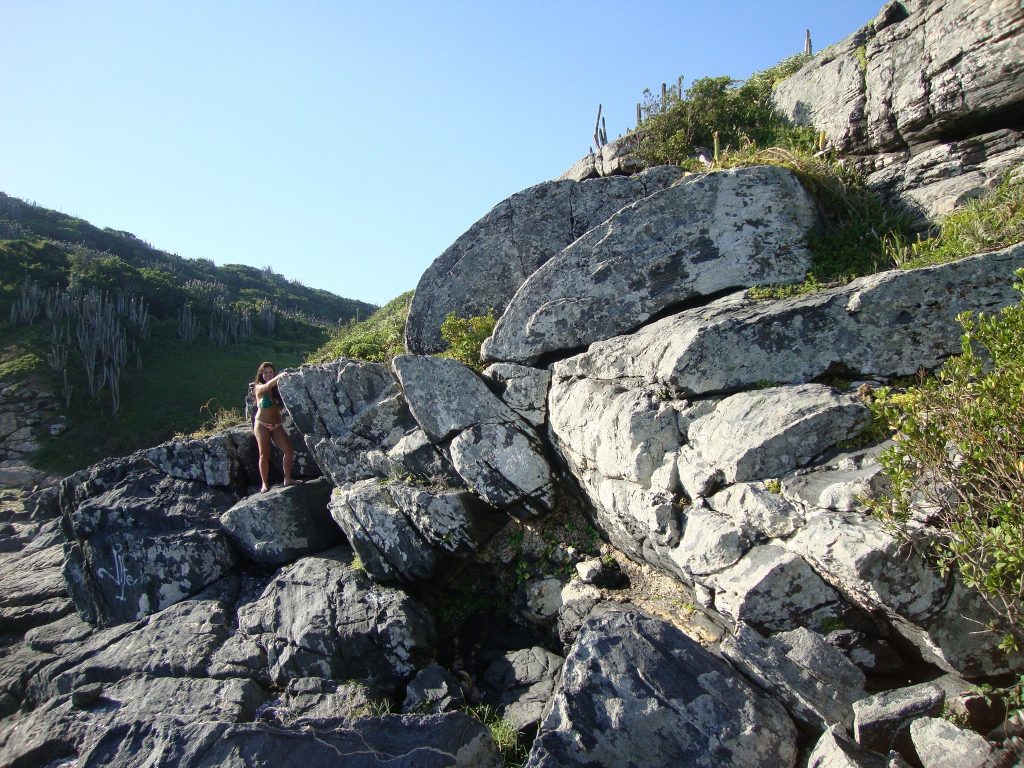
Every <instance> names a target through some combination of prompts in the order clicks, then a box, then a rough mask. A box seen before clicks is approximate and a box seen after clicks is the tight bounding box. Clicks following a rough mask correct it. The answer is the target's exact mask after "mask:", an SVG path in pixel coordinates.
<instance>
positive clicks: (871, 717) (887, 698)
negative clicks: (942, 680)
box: [853, 683, 946, 754]
mask: <svg viewBox="0 0 1024 768" xmlns="http://www.w3.org/2000/svg"><path fill="white" fill-rule="evenodd" d="M945 698H946V696H945V693H944V692H943V690H942V689H941V688H940V687H939V686H937V685H935V684H934V683H923V684H921V685H911V686H908V687H907V688H897V689H895V690H891V691H883V692H882V693H877V694H875V695H874V696H868V697H867V698H865V699H861V700H860V701H858V702H855V703H854V705H853V716H854V720H853V737H854V738H855V739H856V740H857V743H858V744H860V745H861V746H862V747H864V748H865V749H870V750H872V751H874V752H881V753H883V754H884V753H886V752H888V751H889V750H890V749H897V750H898V751H900V752H903V753H907V751H908V747H909V745H910V724H911V723H912V722H913V721H914V720H917V719H918V718H919V717H936V716H938V714H939V713H940V712H941V711H942V704H943V702H944V701H945Z"/></svg>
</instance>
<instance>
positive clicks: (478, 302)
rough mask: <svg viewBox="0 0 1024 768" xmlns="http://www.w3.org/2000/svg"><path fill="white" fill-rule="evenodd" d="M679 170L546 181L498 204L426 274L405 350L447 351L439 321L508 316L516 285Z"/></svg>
mask: <svg viewBox="0 0 1024 768" xmlns="http://www.w3.org/2000/svg"><path fill="white" fill-rule="evenodd" d="M681 175H682V174H681V172H680V171H679V170H678V169H675V168H670V169H654V170H651V171H647V172H645V173H641V174H638V175H636V176H633V177H624V176H614V177H609V178H602V179H593V180H590V181H584V182H581V183H577V182H575V181H568V180H566V181H549V182H545V183H543V184H538V185H537V186H535V187H530V188H529V189H527V190H524V191H522V192H519V193H517V194H515V195H513V196H512V197H510V198H508V199H507V200H504V201H502V202H500V203H498V205H496V206H495V207H494V208H493V209H492V210H491V211H490V212H489V213H488V214H487V215H486V216H484V217H483V218H482V219H480V220H479V221H478V222H477V223H476V224H474V225H473V226H472V227H470V228H469V229H468V230H467V231H466V233H465V234H464V235H462V236H461V237H460V238H459V239H458V240H456V241H455V242H454V243H453V244H452V245H451V246H450V247H449V248H448V249H447V250H446V251H445V252H444V253H442V254H441V255H440V256H438V257H437V259H435V260H434V263H433V264H431V265H430V267H428V268H427V271H426V272H424V273H423V276H422V277H421V278H420V281H419V283H418V284H417V285H416V294H415V296H414V297H413V301H412V305H411V306H410V308H409V318H408V321H407V323H406V331H405V344H406V349H407V350H408V351H410V352H413V353H416V354H429V353H432V352H440V351H441V350H442V349H444V346H445V345H444V342H443V341H442V339H441V333H440V330H441V323H442V322H443V321H444V319H445V317H446V316H447V315H448V314H449V313H452V312H454V313H455V314H457V315H458V316H460V317H471V316H473V315H485V314H487V312H488V310H494V313H495V315H500V314H501V313H502V312H504V310H505V307H506V306H507V304H508V302H509V300H510V299H511V298H512V296H513V294H515V292H516V291H517V290H518V289H519V286H520V285H522V284H523V282H524V281H525V280H526V278H528V277H529V276H530V275H531V274H532V273H533V272H534V271H536V270H537V269H538V268H539V267H540V266H541V265H542V264H544V263H545V262H546V261H547V260H548V259H550V258H551V257H552V256H554V255H555V254H557V253H558V252H559V251H561V250H562V249H563V248H565V247H566V246H567V245H569V243H571V242H572V241H573V240H575V239H576V238H578V237H580V236H581V235H583V234H585V233H586V232H588V231H589V230H591V229H593V228H594V227H595V226H597V225H598V224H600V223H601V222H603V221H604V220H605V219H607V218H608V217H609V216H611V215H612V214H613V213H615V212H616V211H618V210H619V209H620V208H622V207H623V206H625V205H628V204H630V203H632V202H634V201H636V200H639V199H641V198H643V197H646V196H647V195H650V194H653V193H654V192H656V191H658V190H660V189H664V188H665V187H667V186H668V185H669V184H671V183H672V182H674V181H675V180H677V179H678V178H679V177H680V176H681Z"/></svg>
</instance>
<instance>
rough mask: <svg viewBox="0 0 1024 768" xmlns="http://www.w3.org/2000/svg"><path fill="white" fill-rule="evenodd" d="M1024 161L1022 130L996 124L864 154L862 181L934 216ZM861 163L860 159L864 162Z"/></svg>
mask: <svg viewBox="0 0 1024 768" xmlns="http://www.w3.org/2000/svg"><path fill="white" fill-rule="evenodd" d="M1022 162H1024V134H1022V133H1021V132H1020V131H1018V130H1011V129H1002V130H998V131H993V132H991V133H986V134H983V135H981V136H971V137H970V138H967V139H964V140H962V141H952V142H942V143H938V144H934V145H925V146H922V147H915V148H914V151H913V152H911V151H910V150H905V151H903V152H892V153H887V154H884V155H879V156H875V157H872V158H869V160H868V161H867V163H870V167H869V169H866V170H870V169H871V168H873V169H874V170H872V172H870V173H869V174H868V177H867V181H868V185H869V186H871V187H872V188H873V189H875V190H876V191H878V192H879V193H881V194H882V195H883V197H884V198H885V199H886V200H888V201H889V202H891V203H895V204H898V205H902V206H903V207H904V208H906V209H908V210H911V211H914V212H916V213H918V214H919V215H920V216H921V217H923V218H925V219H928V220H931V221H937V220H939V219H941V218H942V217H943V216H945V215H946V214H948V213H950V212H952V211H953V210H954V209H955V208H958V207H959V206H961V205H963V204H964V203H966V202H967V201H969V200H971V199H972V198H975V197H979V196H981V195H982V194H984V193H985V192H987V191H988V190H990V189H991V188H992V187H994V186H995V185H996V184H998V183H999V181H1000V179H1001V178H1002V177H1003V176H1005V175H1006V174H1008V173H1011V172H1012V171H1013V169H1014V168H1016V167H1017V166H1019V165H1020V164H1021V163H1022ZM867 163H866V164H867Z"/></svg>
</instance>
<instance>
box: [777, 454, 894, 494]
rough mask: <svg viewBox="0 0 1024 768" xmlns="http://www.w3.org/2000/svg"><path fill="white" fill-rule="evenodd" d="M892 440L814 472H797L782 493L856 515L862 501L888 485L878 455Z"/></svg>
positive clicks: (838, 460) (785, 485)
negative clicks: (855, 512) (854, 512)
mask: <svg viewBox="0 0 1024 768" xmlns="http://www.w3.org/2000/svg"><path fill="white" fill-rule="evenodd" d="M890 446H891V443H890V442H889V441H886V442H885V443H882V444H881V445H878V446H875V447H873V448H872V449H870V450H868V451H858V452H854V453H847V454H839V455H837V456H835V457H833V458H832V459H830V460H829V461H828V462H827V463H825V464H819V465H818V466H815V467H813V468H812V469H811V470H801V471H798V472H797V473H796V474H795V476H792V477H787V478H786V479H785V481H784V482H783V484H782V485H783V493H784V494H785V495H786V496H789V497H790V498H793V499H794V500H796V501H797V502H800V503H803V504H805V505H807V506H809V507H817V508H819V509H834V510H836V511H837V512H853V511H855V510H859V509H861V508H862V507H863V503H862V501H861V499H864V498H871V497H874V496H876V495H877V494H878V493H879V492H880V491H881V490H882V488H883V486H884V484H885V479H884V475H883V474H882V466H881V465H880V464H879V463H878V454H879V453H880V452H881V451H882V449H884V448H888V447H890Z"/></svg>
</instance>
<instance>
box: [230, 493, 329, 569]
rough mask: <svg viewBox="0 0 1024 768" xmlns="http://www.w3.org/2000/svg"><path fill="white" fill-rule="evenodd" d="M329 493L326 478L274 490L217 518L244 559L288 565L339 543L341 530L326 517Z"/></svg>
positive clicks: (256, 496) (237, 505)
mask: <svg viewBox="0 0 1024 768" xmlns="http://www.w3.org/2000/svg"><path fill="white" fill-rule="evenodd" d="M332 488H333V486H332V485H331V484H330V482H328V481H327V480H326V479H319V480H315V481H312V482H309V483H303V484H300V485H291V486H283V485H282V486H277V487H276V488H271V489H270V491H268V492H267V493H259V494H254V495H252V496H248V497H246V498H244V499H242V500H241V501H240V502H238V503H237V504H235V505H234V506H233V507H231V508H230V509H229V510H228V511H227V512H225V513H224V514H223V515H221V516H220V523H221V525H222V526H223V528H224V530H225V531H226V532H227V534H228V537H229V538H230V539H231V541H232V543H234V545H235V546H236V547H238V549H239V550H240V551H241V552H242V553H243V555H244V556H245V557H246V558H248V559H249V560H252V561H253V562H256V563H260V564H261V565H281V564H283V563H290V562H292V561H293V560H296V559H298V558H300V557H302V556H304V555H309V554H312V553H314V552H321V551H323V550H325V549H330V548H331V547H335V546H337V545H338V544H340V543H341V541H342V535H341V531H340V530H339V529H338V526H336V525H335V524H334V522H333V521H332V520H331V517H330V515H329V514H328V513H327V502H328V500H329V499H330V497H331V489H332Z"/></svg>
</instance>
